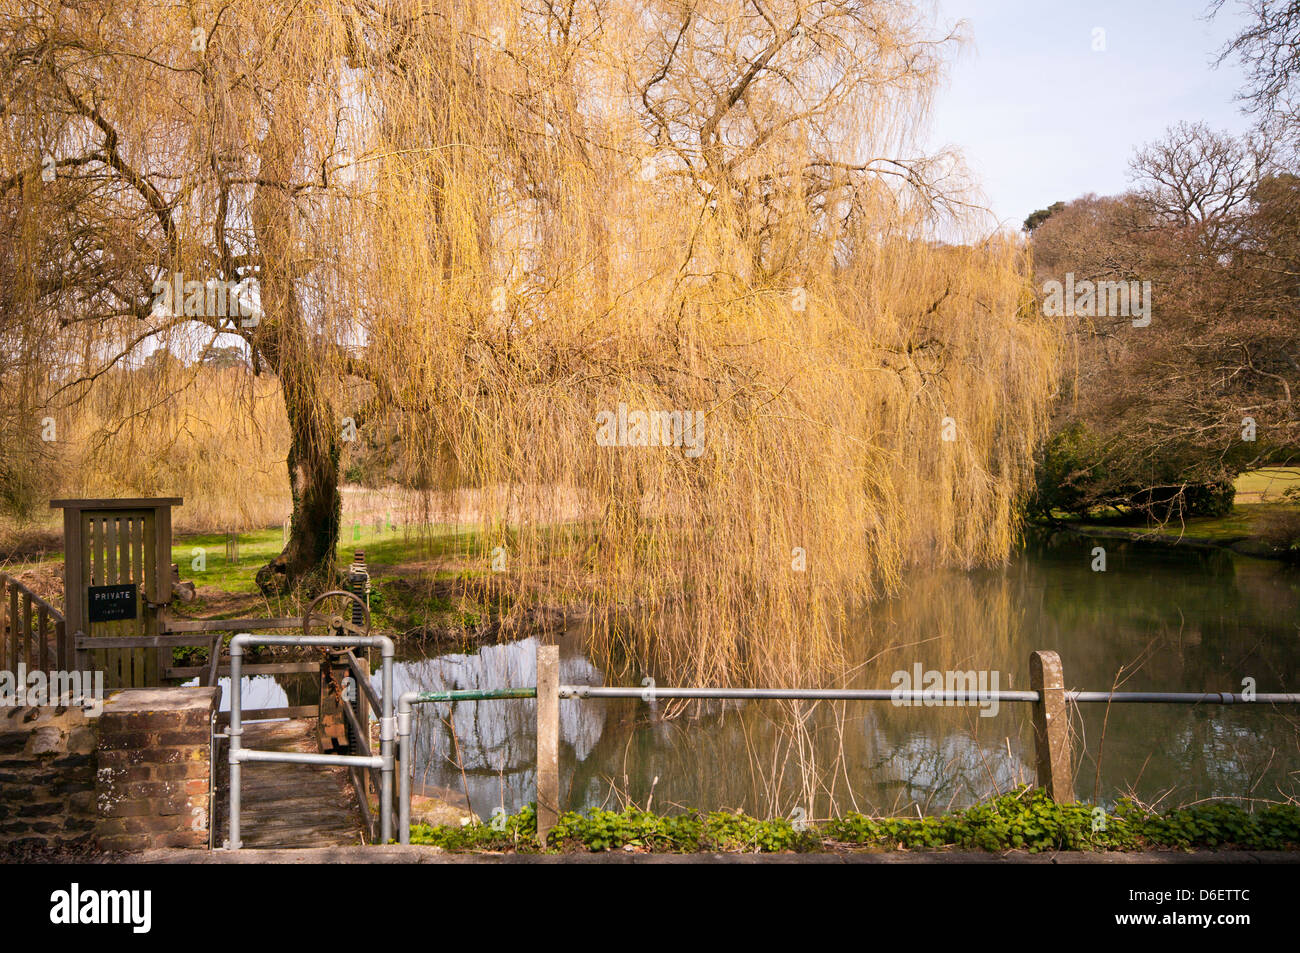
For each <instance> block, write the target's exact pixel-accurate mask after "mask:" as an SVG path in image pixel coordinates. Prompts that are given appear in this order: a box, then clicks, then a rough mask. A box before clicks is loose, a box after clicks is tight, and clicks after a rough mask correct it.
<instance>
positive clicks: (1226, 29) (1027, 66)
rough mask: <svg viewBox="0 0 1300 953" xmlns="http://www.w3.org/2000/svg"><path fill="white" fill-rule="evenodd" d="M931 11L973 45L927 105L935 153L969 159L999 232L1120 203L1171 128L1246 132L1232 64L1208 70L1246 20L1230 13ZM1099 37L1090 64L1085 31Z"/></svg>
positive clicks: (950, 3)
mask: <svg viewBox="0 0 1300 953" xmlns="http://www.w3.org/2000/svg"><path fill="white" fill-rule="evenodd" d="M1208 6H1209V3H1208V0H1128V2H1111V0H1094V2H1079V0H1039V2H1030V0H939V3H938V15H939V19H940V22H941V23H944V24H950V23H952V22H955V21H956V20H966V21H968V27H967V31H966V32H967V35H968V36H969V37H971V40H972V42H971V43H970V44H969V46H968V47H967V49H966V50H965V51H964V52H963V53H962V55H961V56H960V57H959V58H958V60H957V62H956V63H955V65H954V67H953V69H952V71H951V83H950V86H949V88H948V89H947V90H946V91H945V92H944V93H943V94H941V96H940V97H939V99H938V101H937V103H936V105H935V115H934V124H933V131H932V136H931V144H932V145H935V146H939V145H953V146H956V147H957V148H959V149H961V151H962V152H963V153H964V154H965V156H966V160H967V162H968V164H969V165H970V166H971V169H972V170H973V171H974V173H975V174H976V176H977V177H978V178H979V180H980V182H981V183H982V185H983V190H984V193H985V195H986V198H987V201H988V202H989V204H990V207H991V208H992V210H993V212H994V213H995V214H996V216H997V217H998V219H999V220H1000V221H1001V222H1003V223H1004V224H1006V225H1014V226H1015V227H1019V224H1020V222H1022V221H1023V220H1024V218H1025V216H1026V215H1028V214H1029V213H1030V212H1031V211H1033V210H1034V209H1036V208H1042V207H1044V206H1046V205H1050V204H1051V203H1052V202H1054V201H1057V200H1058V199H1064V200H1069V199H1072V198H1075V197H1077V196H1079V195H1083V194H1085V193H1088V192H1096V193H1098V194H1101V195H1107V194H1114V193H1116V192H1121V191H1123V190H1124V189H1125V188H1126V187H1127V184H1128V181H1127V177H1126V173H1127V167H1128V160H1129V158H1130V156H1131V155H1132V153H1133V150H1134V149H1135V148H1136V147H1137V146H1139V145H1141V144H1142V143H1144V142H1147V141H1149V140H1151V139H1154V138H1157V137H1159V136H1160V134H1161V133H1162V132H1163V131H1164V130H1165V128H1166V127H1167V126H1169V125H1170V124H1172V123H1175V122H1178V121H1179V120H1188V121H1193V120H1201V121H1204V122H1206V123H1208V124H1209V125H1210V126H1212V127H1214V128H1215V129H1221V130H1228V131H1232V132H1244V131H1245V130H1246V129H1247V128H1249V126H1250V120H1249V118H1248V117H1246V116H1244V115H1242V113H1241V110H1240V104H1239V103H1238V102H1236V100H1235V97H1236V94H1237V92H1238V91H1239V89H1240V88H1241V86H1242V73H1241V70H1240V68H1239V67H1238V66H1237V64H1236V63H1224V65H1222V66H1220V67H1218V68H1215V67H1214V65H1213V64H1214V60H1215V59H1216V54H1217V52H1218V50H1219V49H1220V48H1221V47H1222V46H1223V44H1224V43H1225V42H1226V41H1227V40H1228V38H1229V37H1231V36H1232V35H1233V33H1235V32H1236V29H1237V28H1238V27H1239V25H1240V24H1241V22H1242V20H1241V18H1240V15H1239V13H1238V10H1237V9H1236V3H1235V0H1228V4H1226V5H1225V7H1224V9H1223V10H1222V11H1221V12H1220V13H1219V15H1218V16H1217V17H1216V18H1215V19H1214V20H1213V21H1209V22H1207V21H1206V19H1205V15H1206V12H1207V9H1208ZM1096 28H1101V29H1102V30H1104V31H1105V36H1104V39H1105V50H1104V51H1100V52H1095V51H1094V50H1093V45H1094V33H1093V31H1094V29H1096Z"/></svg>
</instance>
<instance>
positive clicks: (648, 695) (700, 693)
mask: <svg viewBox="0 0 1300 953" xmlns="http://www.w3.org/2000/svg"><path fill="white" fill-rule="evenodd" d="M560 697H561V698H641V699H646V700H649V699H658V698H713V699H761V698H769V699H789V700H806V701H911V702H923V701H999V702H1036V701H1038V692H1030V691H1024V692H1017V691H1005V692H1004V691H979V690H978V689H971V690H970V691H968V692H934V691H924V690H920V689H917V690H908V691H899V690H897V689H889V688H676V687H673V688H669V687H659V686H646V687H645V688H621V687H614V686H605V685H561V686H560Z"/></svg>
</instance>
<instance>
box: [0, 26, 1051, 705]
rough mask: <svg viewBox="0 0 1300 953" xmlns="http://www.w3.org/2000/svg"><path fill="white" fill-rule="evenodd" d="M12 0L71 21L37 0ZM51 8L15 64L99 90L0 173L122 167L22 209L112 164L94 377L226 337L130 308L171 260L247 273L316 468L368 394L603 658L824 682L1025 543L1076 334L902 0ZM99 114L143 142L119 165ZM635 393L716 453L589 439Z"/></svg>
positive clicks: (490, 546) (42, 118)
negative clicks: (51, 41)
mask: <svg viewBox="0 0 1300 953" xmlns="http://www.w3.org/2000/svg"><path fill="white" fill-rule="evenodd" d="M0 7H2V8H5V9H6V12H7V16H6V21H5V22H6V30H7V31H9V32H12V31H14V30H15V28H17V30H18V33H19V34H22V33H23V30H24V29H26V30H27V31H28V33H29V34H31V35H32V36H36V37H38V38H39V36H41V35H43V36H46V37H48V36H49V34H50V30H51V29H52V28H51V26H50V14H48V13H44V12H42V13H40V14H35V13H32V12H31V10H32V8H31V7H30V6H28V5H24V4H18V3H16V2H14V0H0ZM57 18H61V20H59V23H61V24H62V25H61V26H60V29H61V30H63V32H64V34H66V35H67V36H74V37H76V40H77V42H76V43H69V44H67V45H65V46H58V44H55V45H56V46H58V49H57V50H56V51H55V52H53V53H50V52H47V53H45V54H41V55H44V56H45V57H46V60H47V61H52V62H53V63H54V65H53V67H52V68H50V69H49V70H47V71H46V72H48V74H49V78H48V83H49V84H50V86H49V88H46V87H44V86H41V85H40V84H41V83H45V82H46V80H45V79H42V80H40V82H36V81H35V80H32V79H31V78H30V77H29V78H28V80H27V82H28V84H29V85H28V87H27V88H28V89H31V88H39V89H40V90H41V93H42V95H43V96H45V97H46V98H47V99H48V100H49V101H51V102H63V103H65V104H66V103H68V102H71V103H73V105H72V106H71V107H67V106H66V105H65V106H64V107H61V109H60V110H57V111H55V112H54V113H53V114H52V113H51V112H49V111H48V110H47V111H46V112H38V111H34V112H32V113H30V114H22V117H21V119H20V118H19V113H18V112H15V111H14V110H13V109H11V110H10V112H9V114H8V117H7V118H8V122H7V126H6V131H5V132H6V136H7V137H8V138H7V139H6V141H5V143H4V149H5V154H4V166H3V171H4V174H6V175H12V173H11V171H10V170H13V169H18V168H21V167H23V166H24V164H26V165H27V166H28V167H31V162H32V159H33V155H32V150H33V147H34V144H38V145H39V146H41V147H44V146H46V145H47V144H48V143H50V142H51V141H52V137H53V138H54V139H57V140H58V142H59V146H60V148H59V154H60V155H66V156H69V157H72V156H74V155H79V154H83V153H84V150H85V149H86V148H93V147H94V146H95V145H96V144H98V145H99V147H100V152H101V158H100V162H101V164H102V163H103V162H105V161H107V162H108V164H109V165H110V166H112V170H111V171H114V172H115V173H116V174H114V175H106V176H105V177H104V181H103V182H93V181H83V180H82V179H79V178H77V179H74V181H75V183H76V184H75V185H69V186H67V188H66V189H63V190H45V191H44V192H42V191H41V189H40V188H39V186H35V185H33V184H32V182H31V176H30V175H29V176H28V177H27V181H26V184H25V186H24V189H25V198H24V202H23V203H22V205H21V206H20V207H18V208H17V211H15V212H14V215H15V216H16V221H17V222H18V226H17V227H18V228H19V229H20V230H21V229H27V230H28V231H30V230H31V228H32V225H31V223H32V220H33V217H34V216H35V215H36V212H34V211H33V210H34V209H36V208H37V207H38V206H40V204H41V203H46V204H47V205H53V204H54V203H56V202H62V203H65V204H67V203H70V202H71V201H72V198H70V197H69V195H68V194H67V190H68V189H72V188H79V189H83V190H88V191H87V194H88V195H89V199H88V198H87V195H84V194H83V195H80V196H74V197H73V198H77V199H78V200H79V201H78V203H77V208H79V209H81V210H82V212H81V214H85V211H84V210H85V209H87V208H91V209H98V210H99V211H100V212H101V213H102V215H103V219H102V221H99V222H95V221H92V222H90V223H89V224H85V223H84V222H81V221H77V222H71V221H69V222H67V223H65V227H66V228H67V229H68V230H69V231H72V232H75V231H76V229H77V228H85V229H87V230H89V231H90V232H92V233H93V234H94V235H95V236H96V237H97V239H98V240H100V241H101V244H103V246H104V247H105V249H106V251H111V252H112V255H111V256H110V257H111V261H112V264H113V266H114V267H117V266H118V265H120V272H115V273H113V274H111V275H109V276H108V278H107V279H105V280H107V281H112V282H116V284H115V285H114V287H113V288H112V290H111V293H110V292H103V293H102V294H101V295H100V296H99V297H96V295H94V294H89V295H88V294H86V293H85V291H84V288H85V283H84V282H83V283H82V286H81V289H80V290H77V289H60V293H59V294H57V295H55V296H54V297H55V299H57V300H58V301H59V303H60V306H61V308H62V309H63V310H62V312H61V313H62V314H64V315H69V314H71V315H75V317H74V319H73V321H72V323H70V324H68V325H67V326H64V327H60V328H57V330H55V331H52V332H51V333H53V334H56V335H59V336H60V338H59V339H60V340H61V341H63V342H65V343H64V345H63V346H62V347H61V348H56V349H54V351H53V355H54V356H51V352H50V351H49V350H47V351H46V352H45V358H46V360H49V361H52V362H54V363H57V364H59V366H60V369H59V370H58V371H57V372H56V373H55V374H53V375H52V379H54V380H56V381H61V382H65V383H66V384H67V385H70V386H64V384H60V386H61V387H63V388H64V394H65V396H66V395H67V394H70V393H78V392H79V389H84V388H85V387H87V386H88V385H87V383H85V382H80V383H75V384H73V382H75V381H78V379H79V378H81V377H84V376H87V375H88V374H89V373H90V368H91V367H92V366H93V365H95V364H96V362H97V361H99V362H102V361H103V360H104V359H105V357H106V356H110V355H111V353H114V349H118V350H123V349H125V350H130V349H131V348H132V347H138V345H135V344H134V343H133V342H134V341H135V339H136V337H138V335H139V333H140V331H141V330H153V331H162V332H165V333H168V334H173V335H180V336H181V338H182V339H183V340H185V341H193V340H195V339H196V332H195V330H194V329H195V327H196V326H199V327H202V326H203V324H204V322H197V323H196V322H195V321H194V320H193V319H190V320H183V319H181V318H176V319H174V320H165V319H164V318H160V317H159V315H158V313H157V312H150V311H148V309H147V308H141V307H138V306H136V307H133V308H125V307H122V306H121V305H120V301H123V300H128V299H131V297H132V295H134V298H135V300H139V299H140V298H141V297H142V296H146V295H147V292H148V287H149V285H150V283H151V282H152V280H153V278H154V277H155V276H156V274H157V271H158V270H159V269H161V270H164V271H174V270H176V269H182V270H185V271H186V272H187V274H194V275H198V276H206V275H213V274H220V275H240V276H245V275H247V276H251V277H252V278H253V279H254V281H255V283H256V286H257V295H258V300H259V301H260V304H261V307H262V309H263V312H264V318H263V320H262V321H261V324H260V325H259V326H258V327H257V328H255V329H251V330H249V331H248V332H247V333H241V336H242V337H243V338H244V339H245V340H246V341H247V342H248V343H249V345H250V346H251V348H252V350H253V351H254V352H255V353H257V354H258V355H259V366H263V364H264V365H265V366H266V367H268V368H269V370H270V371H271V372H273V373H274V374H275V375H276V377H277V379H278V380H279V381H280V383H281V387H282V390H283V393H284V400H285V406H286V408H287V410H288V416H289V425H290V430H291V432H292V433H293V434H294V439H295V451H294V452H295V453H296V454H298V456H297V457H295V458H294V459H295V460H296V461H297V463H294V462H293V461H291V473H293V475H294V479H295V480H296V481H300V482H296V483H295V486H294V489H295V492H299V491H300V490H301V489H302V487H304V486H308V487H309V486H310V485H311V482H312V480H311V477H310V474H308V473H306V470H307V469H308V464H304V463H303V462H302V461H304V460H319V459H326V460H330V459H331V454H335V455H336V454H337V450H338V442H337V436H335V435H336V433H337V429H338V426H339V421H340V420H341V418H342V417H343V416H345V415H348V414H351V415H352V416H354V417H355V419H356V420H357V422H358V423H359V425H360V426H361V427H362V428H363V429H364V428H366V427H377V426H379V425H380V424H381V423H382V424H383V425H384V426H386V427H390V428H393V429H395V430H396V431H397V433H398V434H399V435H400V437H401V441H402V447H403V461H404V465H405V466H406V468H407V473H408V476H409V479H408V481H407V482H408V483H409V485H410V486H411V487H412V488H414V489H417V490H418V491H419V492H421V493H423V494H424V495H425V497H426V500H427V503H428V505H429V507H430V509H431V511H433V513H434V515H436V513H437V511H438V509H439V508H440V507H442V506H443V505H444V504H445V505H447V506H452V505H454V504H455V501H454V493H453V492H452V491H456V490H460V489H472V490H474V491H475V492H476V493H477V494H479V495H480V498H481V499H482V500H484V501H486V502H487V503H488V505H485V506H480V507H479V508H478V510H479V512H480V514H481V515H480V518H481V524H482V525H481V530H482V532H481V534H479V536H478V542H477V545H478V546H480V547H481V550H480V552H479V553H478V554H477V555H478V557H479V559H480V560H481V561H480V562H479V563H478V565H479V566H481V567H482V570H483V574H482V577H481V578H482V579H483V581H484V585H487V584H488V583H490V584H491V585H492V586H493V587H494V588H497V589H502V590H505V592H506V594H508V595H509V596H511V597H512V598H514V599H515V600H517V601H520V602H522V603H523V604H527V603H538V602H540V603H544V604H578V603H580V604H586V605H589V606H591V607H592V608H594V609H595V610H596V619H597V625H596V626H595V627H594V631H595V632H596V633H597V635H596V636H595V644H594V645H593V646H592V648H593V651H595V652H596V653H597V654H599V655H602V656H604V657H607V658H609V659H611V660H615V661H618V660H622V661H625V662H627V663H628V664H635V665H638V666H641V667H643V668H645V669H646V670H649V671H652V672H655V673H662V675H663V677H665V678H671V679H673V680H680V681H682V682H686V683H698V682H719V681H726V680H748V681H752V682H755V683H758V682H764V681H766V682H771V681H778V680H779V681H784V682H797V681H800V680H808V681H815V680H818V679H820V678H822V677H823V676H824V675H825V674H826V672H827V671H829V670H832V669H833V668H834V666H835V665H836V663H837V662H838V660H839V658H840V651H839V646H840V637H841V634H842V632H843V630H844V626H845V625H846V619H847V617H848V613H849V610H850V608H851V606H852V604H853V603H854V602H856V601H858V600H859V599H861V598H864V597H866V596H868V595H870V594H872V593H875V592H879V591H881V590H882V589H886V588H889V587H892V586H893V585H894V584H896V583H897V581H898V579H899V574H900V572H901V571H902V569H903V568H904V567H905V566H907V565H909V564H914V563H920V562H937V563H945V564H954V565H962V566H968V565H974V564H977V563H982V562H987V561H991V560H998V559H1001V558H1003V557H1004V556H1005V555H1006V554H1007V552H1008V550H1009V548H1010V547H1011V545H1012V544H1013V542H1014V539H1015V535H1016V529H1017V515H1016V514H1017V500H1018V498H1019V496H1020V494H1021V492H1022V491H1023V489H1024V487H1025V485H1026V476H1027V472H1028V469H1029V466H1030V463H1031V455H1032V451H1033V448H1034V447H1035V445H1036V444H1037V442H1038V441H1039V439H1040V438H1041V436H1042V434H1043V429H1044V426H1045V411H1046V407H1047V403H1048V399H1049V395H1050V392H1051V389H1052V385H1053V378H1054V373H1055V360H1056V349H1057V341H1056V334H1055V331H1054V330H1053V329H1052V328H1051V327H1049V326H1048V325H1047V324H1046V323H1044V321H1043V320H1042V319H1041V318H1040V317H1039V316H1038V315H1037V312H1036V311H1035V310H1034V308H1033V299H1032V294H1031V290H1030V289H1029V287H1028V285H1027V283H1026V280H1025V275H1024V272H1025V268H1024V262H1023V261H1022V260H1021V255H1022V254H1023V250H1022V248H1021V247H1020V246H1018V245H1017V244H1016V243H1015V242H1014V241H1013V240H1010V239H1006V238H1003V237H1000V236H994V237H992V238H987V237H978V236H977V235H976V234H975V232H974V231H973V230H971V229H970V228H965V227H964V225H963V222H964V212H963V209H964V206H963V195H964V193H963V192H962V186H963V180H962V178H961V176H960V174H959V172H958V171H957V170H958V169H959V165H958V163H957V162H956V161H955V159H954V157H952V156H944V155H940V156H925V155H924V154H923V153H922V152H921V151H920V149H919V147H918V137H919V135H920V134H921V132H922V131H923V129H924V125H923V124H924V120H925V115H926V112H927V109H928V107H929V104H930V99H931V97H932V96H933V95H934V93H935V92H936V90H937V89H938V88H939V86H940V83H941V81H942V78H943V68H944V62H945V58H946V56H947V55H948V54H949V52H950V51H951V49H952V47H953V45H954V43H955V42H956V38H955V37H953V36H945V35H943V34H942V33H936V32H935V30H934V29H933V27H932V25H931V24H930V23H929V22H928V21H927V19H926V18H925V17H924V16H923V15H921V13H919V12H918V10H917V9H916V8H915V7H914V5H913V4H911V3H908V2H903V0H816V2H806V0H779V2H778V0H774V2H771V3H756V2H752V0H747V2H743V3H742V2H740V0H701V2H687V3H683V2H678V0H649V2H646V3H642V2H638V3H631V2H627V0H582V2H578V0H575V2H572V3H568V4H556V3H553V2H538V0H529V2H527V3H525V4H524V5H523V6H522V7H520V6H516V5H514V4H502V3H496V2H470V3H450V2H441V0H395V2H387V3H382V4H370V3H365V2H342V0H315V2H302V3H295V4H287V3H276V2H270V3H268V2H265V0H259V2H255V3H254V2H239V0H236V2H232V3H226V4H221V5H215V4H213V5H209V4H203V3H199V4H195V5H193V6H192V7H188V8H187V7H186V6H184V5H179V6H178V5H163V4H161V3H148V2H145V0H118V2H111V0H102V2H81V3H78V4H76V5H75V6H72V5H66V6H63V7H60V8H57V10H56V19H57ZM32 24H36V25H35V26H33V25H32ZM214 24H216V26H215V27H214V26H213V25H214ZM198 26H204V27H206V28H207V31H208V32H207V33H206V34H205V37H206V48H205V51H204V52H203V53H202V55H197V54H195V53H193V52H192V51H191V38H192V36H193V34H192V30H194V29H196V28H197V27H198ZM42 31H44V32H42ZM33 42H35V41H33ZM11 47H12V44H11ZM74 50H75V51H76V52H75V53H74V52H73V51H74ZM86 51H91V52H93V54H94V55H83V54H84V53H86ZM33 55H34V56H36V54H33ZM37 58H39V57H37ZM37 73H39V70H36V69H35V68H34V67H33V71H32V75H36V74H37ZM40 75H41V76H45V73H40ZM128 76H129V81H128V80H127V77H128ZM33 83H35V84H36V85H35V87H33V86H32V84H33ZM57 83H63V84H65V85H64V87H58V86H57ZM68 88H71V89H72V90H73V91H74V93H76V95H74V96H72V97H69V95H68V94H67V89H68ZM38 98H39V97H38ZM78 103H80V104H82V105H86V104H92V105H90V106H89V107H88V108H81V106H78V105H76V104H78ZM97 117H101V118H102V117H107V119H108V120H109V122H110V123H111V125H112V128H113V129H114V130H115V131H116V133H117V139H116V140H115V141H118V142H121V143H124V144H129V146H126V145H124V146H123V147H122V148H123V150H124V151H123V154H122V155H121V156H120V157H119V159H120V161H117V162H116V163H115V162H114V158H113V156H112V155H111V154H106V153H105V151H104V149H103V143H104V133H103V126H102V125H101V124H100V123H99V122H98V119H97ZM78 137H81V139H80V140H78ZM78 150H81V152H79V151H78ZM118 166H121V167H125V168H128V169H130V170H132V173H133V174H136V177H137V178H143V179H145V180H147V182H149V183H151V186H150V187H151V188H152V189H154V192H153V195H154V196H156V201H155V200H154V198H153V197H151V195H150V193H149V192H148V191H146V190H144V189H142V188H141V187H140V185H139V183H138V182H137V181H136V180H135V179H132V178H131V177H130V176H128V175H126V174H125V173H122V171H121V169H120V168H118ZM77 168H80V167H77ZM70 170H71V167H70ZM97 190H98V191H97ZM11 191H12V190H11ZM37 193H39V194H37ZM92 200H93V201H92ZM45 211H46V212H49V211H50V208H46V209H45ZM164 212H165V213H166V214H163V213H164ZM168 223H172V224H168ZM109 224H111V225H112V226H113V227H109ZM37 231H39V229H38V230H37ZM940 235H942V236H944V237H946V238H947V239H948V241H947V242H941V241H939V240H938V238H939V236H940ZM109 236H111V239H110V238H109ZM39 246H40V242H39V241H28V243H27V245H26V247H27V252H26V254H28V255H29V257H28V258H27V259H26V261H27V262H28V264H29V265H34V264H35V263H37V262H39V261H44V260H45V259H44V258H42V257H40V256H41V255H48V254H49V252H48V250H47V249H41V248H40V247H39ZM137 246H147V247H144V248H141V247H137ZM146 265H147V266H149V267H146ZM150 267H152V268H153V270H150ZM132 269H136V270H134V271H133V270H132ZM102 270H104V269H101V271H102ZM100 277H103V276H102V275H101V276H100ZM133 280H134V281H135V282H136V283H137V284H138V285H139V287H138V288H135V289H134V290H131V289H125V286H126V285H129V284H130V282H131V281H133ZM65 290H66V293H64V291H65ZM101 291H102V289H101ZM29 298H31V300H33V301H38V300H39V301H47V300H49V299H48V298H40V296H39V295H38V296H35V297H32V296H30V295H29ZM106 301H107V302H108V304H111V305H112V306H107V305H106ZM33 308H34V309H35V310H37V311H40V310H41V308H40V307H38V306H37V305H35V304H34V305H33ZM42 313H43V314H44V315H45V317H46V319H47V320H48V319H49V317H50V316H51V314H52V313H53V312H52V311H51V309H49V308H48V307H46V308H45V310H44V311H42ZM164 317H165V316H164ZM53 324H54V323H51V325H50V326H51V327H53ZM215 330H216V329H215V328H214V327H213V326H212V325H211V323H210V322H209V323H208V330H207V331H205V332H204V333H205V334H206V333H209V332H212V333H215ZM204 340H206V339H204ZM359 382H364V385H365V392H366V397H365V399H363V400H362V401H361V402H360V404H359V405H358V404H356V403H355V402H354V398H353V394H354V390H355V387H356V386H357V385H358V383H359ZM110 386H111V385H110ZM620 404H626V405H627V406H628V408H629V409H630V410H633V411H635V410H642V411H659V410H667V411H683V412H685V411H692V412H699V413H700V414H702V416H703V439H704V448H705V449H704V453H703V454H702V455H700V456H698V457H693V456H691V455H688V454H687V453H686V452H685V450H686V448H683V447H618V446H613V447H611V446H601V445H600V444H598V442H597V440H596V431H597V415H598V414H600V413H601V412H614V411H616V410H617V408H618V406H619V405H620ZM945 418H949V419H950V420H949V423H948V429H949V432H950V433H951V434H953V435H954V436H955V439H954V440H952V441H945V440H944V439H942V436H943V434H944V431H945ZM496 547H502V549H503V550H504V552H505V554H506V558H507V570H506V572H504V573H489V572H488V566H489V563H490V554H491V552H492V551H493V550H494V549H495V548H496ZM629 609H632V610H637V611H635V612H627V611H624V610H629ZM633 620H638V621H633ZM648 620H653V622H652V623H650V622H648Z"/></svg>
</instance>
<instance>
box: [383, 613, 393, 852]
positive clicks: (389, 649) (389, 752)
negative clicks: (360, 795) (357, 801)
mask: <svg viewBox="0 0 1300 953" xmlns="http://www.w3.org/2000/svg"><path fill="white" fill-rule="evenodd" d="M379 639H380V641H379V645H380V649H381V654H382V657H383V674H382V675H381V676H380V677H381V679H382V682H381V690H380V694H379V700H380V701H381V702H382V703H383V706H384V713H383V717H382V718H381V719H380V721H379V760H380V762H381V765H380V768H379V770H380V784H379V788H380V793H379V796H380V798H381V799H382V801H383V805H382V806H381V808H380V810H379V841H380V843H383V844H387V843H388V842H389V841H390V840H392V839H393V729H394V727H395V726H394V724H393V722H394V718H393V640H392V639H390V638H388V637H387V636H382V635H381V636H380V637H379Z"/></svg>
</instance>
